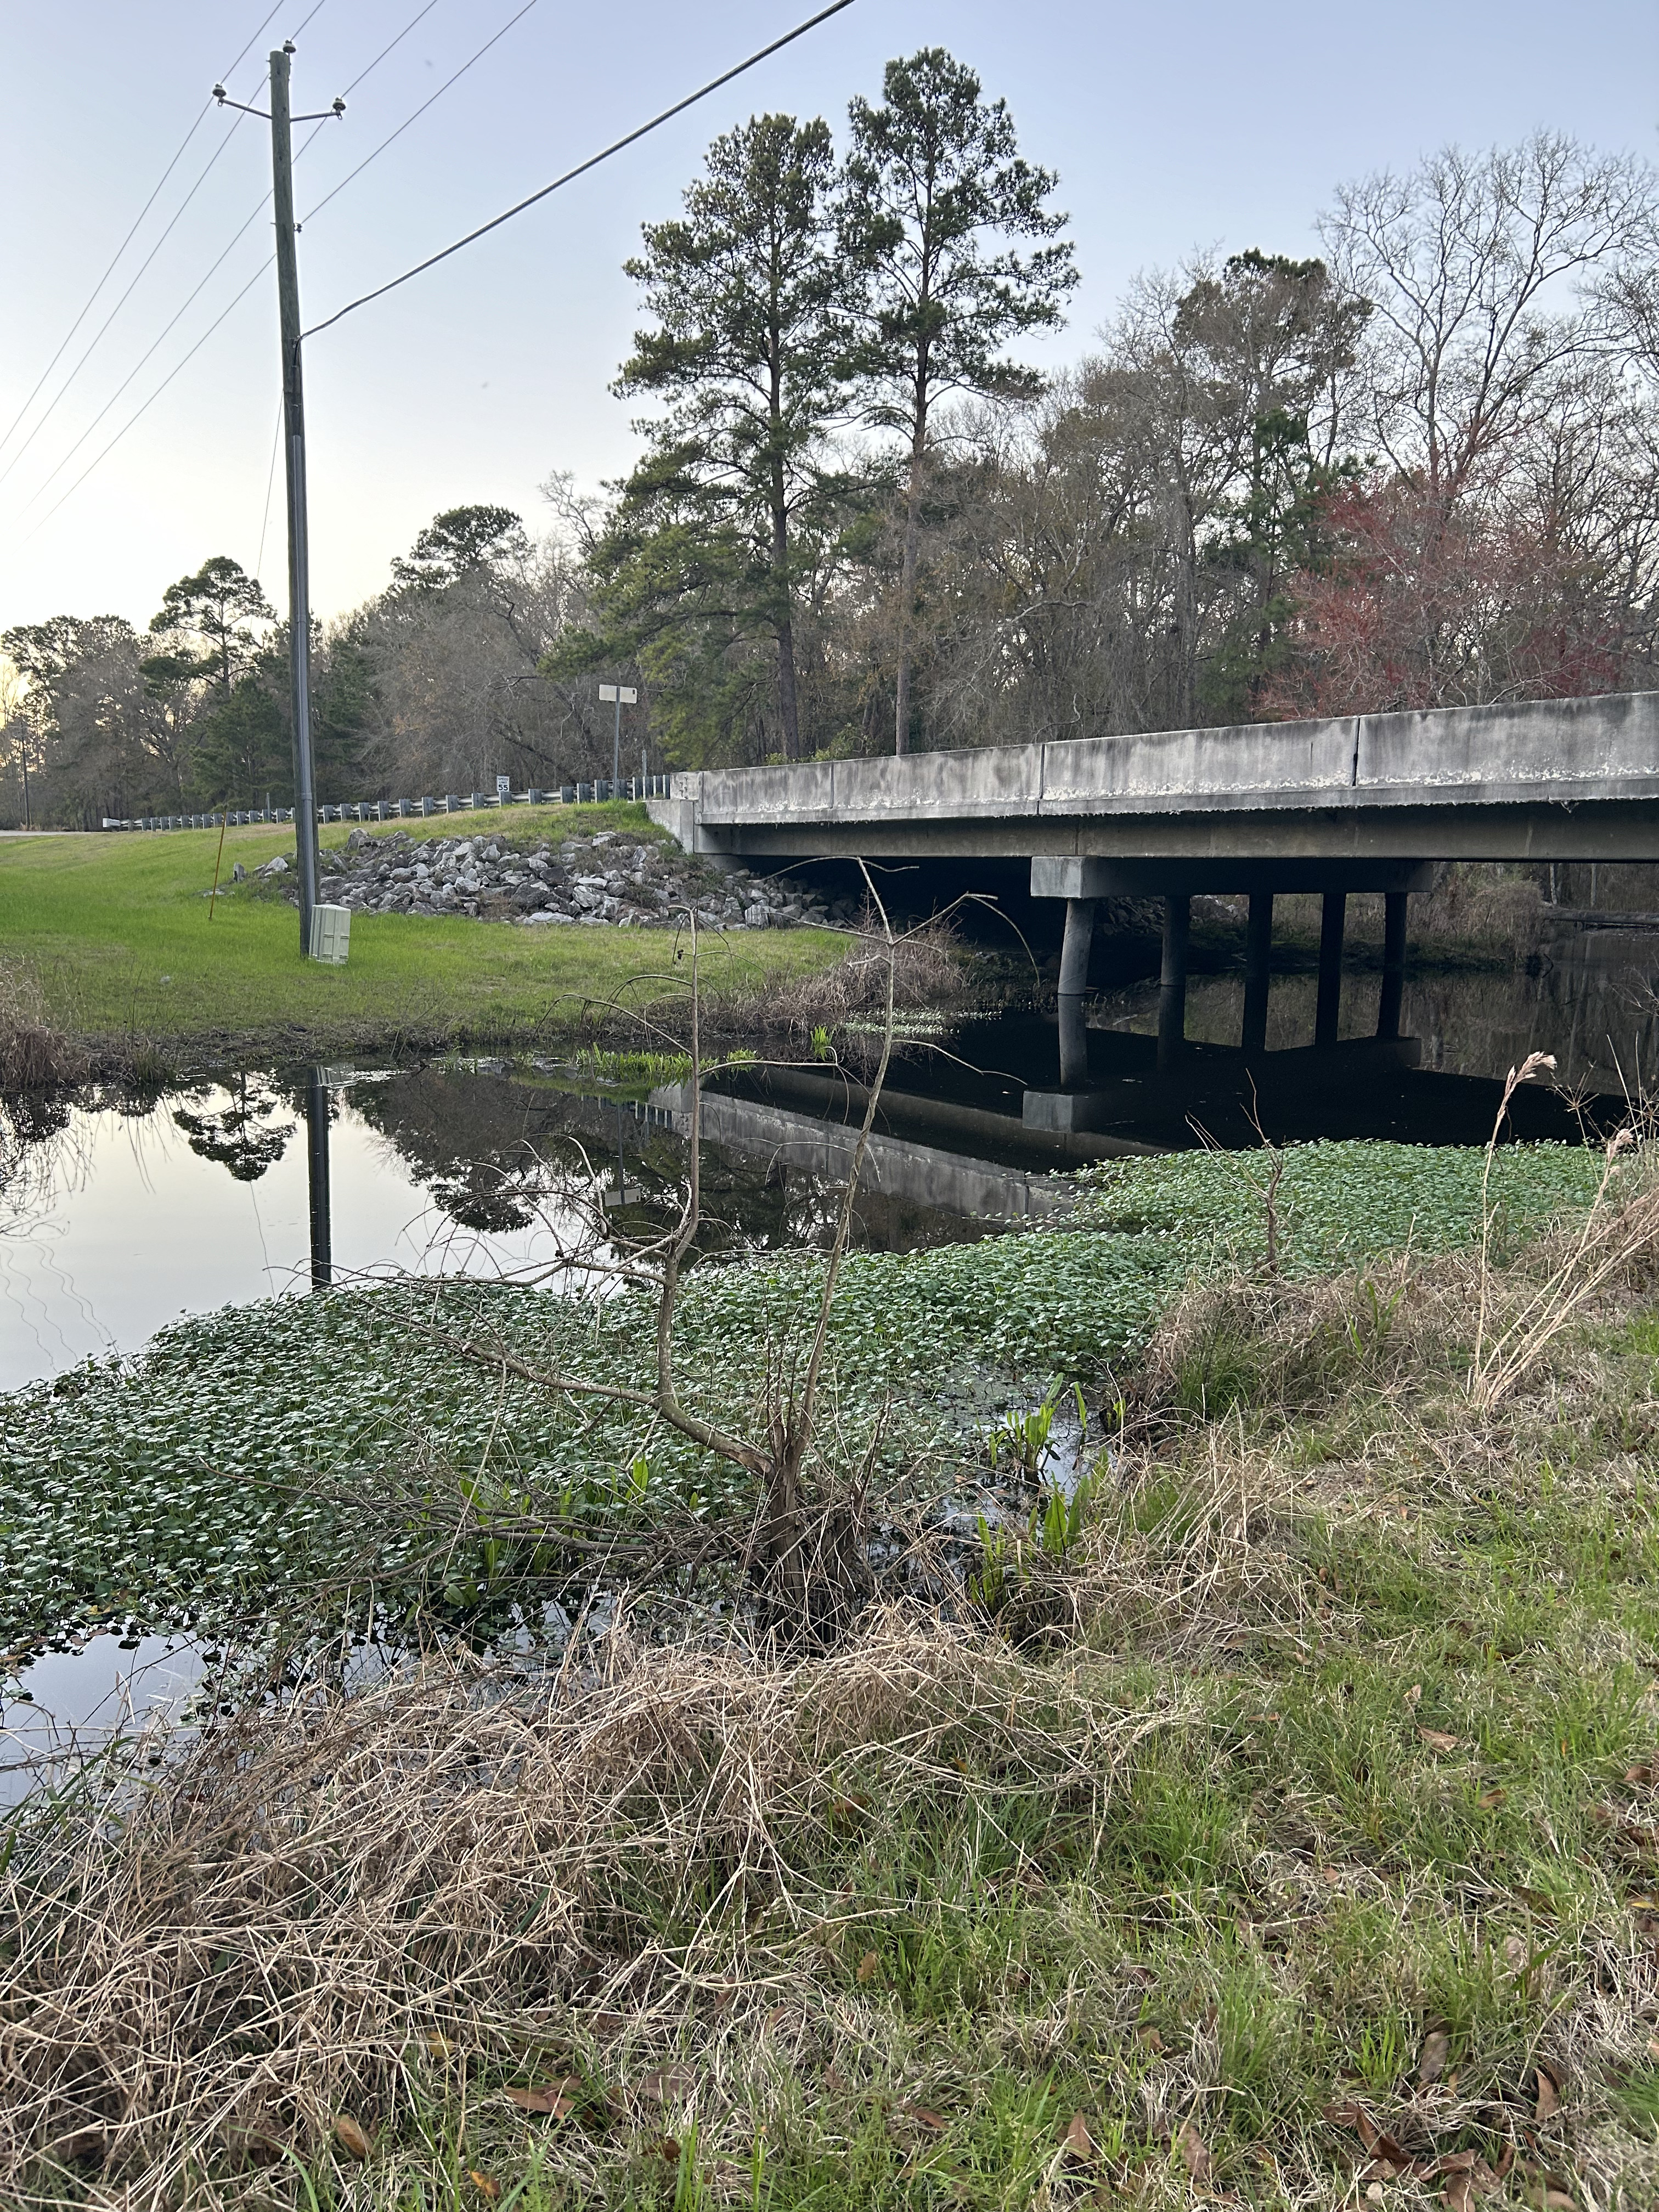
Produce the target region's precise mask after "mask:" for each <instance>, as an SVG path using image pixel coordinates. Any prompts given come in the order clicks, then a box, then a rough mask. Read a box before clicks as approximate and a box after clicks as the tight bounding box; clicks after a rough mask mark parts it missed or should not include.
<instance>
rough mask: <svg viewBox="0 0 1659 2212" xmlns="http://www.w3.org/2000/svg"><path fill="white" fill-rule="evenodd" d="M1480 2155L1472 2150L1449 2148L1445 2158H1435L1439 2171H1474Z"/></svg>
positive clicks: (1436, 2169)
mask: <svg viewBox="0 0 1659 2212" xmlns="http://www.w3.org/2000/svg"><path fill="white" fill-rule="evenodd" d="M1478 2155H1479V2154H1478V2153H1477V2152H1474V2151H1472V2150H1449V2151H1448V2152H1447V2153H1446V2155H1445V2156H1444V2158H1440V2159H1437V2160H1435V2172H1437V2173H1473V2172H1474V2162H1475V2160H1476V2157H1477V2156H1478Z"/></svg>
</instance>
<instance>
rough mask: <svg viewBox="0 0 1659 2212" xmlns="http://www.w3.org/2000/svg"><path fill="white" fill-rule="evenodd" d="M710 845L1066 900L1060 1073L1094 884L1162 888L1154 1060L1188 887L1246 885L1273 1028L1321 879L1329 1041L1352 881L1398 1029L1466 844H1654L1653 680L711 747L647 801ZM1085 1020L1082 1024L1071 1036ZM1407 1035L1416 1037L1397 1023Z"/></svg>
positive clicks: (1639, 855) (698, 846) (1079, 1031)
mask: <svg viewBox="0 0 1659 2212" xmlns="http://www.w3.org/2000/svg"><path fill="white" fill-rule="evenodd" d="M651 811H652V812H653V815H654V816H655V817H656V818H657V819H658V821H659V822H660V823H663V824H664V826H665V827H666V828H668V829H671V830H672V832H673V834H674V835H675V836H677V837H678V839H679V841H680V842H681V843H682V844H683V845H684V846H685V847H686V848H687V849H688V850H689V851H695V852H697V853H701V854H704V855H706V856H708V858H710V859H713V860H715V861H716V862H718V861H720V860H726V861H728V862H730V863H732V865H734V866H736V865H742V864H745V863H746V864H748V865H750V866H761V867H785V866H793V867H799V866H802V865H803V864H805V863H806V862H809V861H822V862H829V863H831V864H835V863H837V862H839V863H842V864H843V865H844V864H847V863H849V862H853V861H856V860H866V861H869V862H872V863H881V864H884V865H885V866H888V867H889V868H891V867H893V866H895V864H896V865H897V866H898V867H899V868H900V869H901V870H902V869H903V868H904V866H905V865H906V864H908V866H909V867H910V868H911V869H912V870H914V871H915V872H916V874H917V876H918V877H919V878H926V876H927V874H928V873H929V872H930V871H931V872H937V873H939V874H942V875H949V874H958V873H959V878H960V879H961V880H963V881H964V882H966V881H969V880H971V872H972V871H973V870H974V869H975V867H977V868H978V869H980V870H982V871H983V872H985V876H986V878H987V888H989V883H990V880H991V879H993V878H1001V879H1002V880H1003V881H1004V882H1006V878H1007V876H1008V874H1009V872H1010V871H1011V867H1014V866H1018V867H1020V868H1021V870H1022V872H1024V869H1025V868H1029V871H1030V874H1029V885H1030V896H1031V897H1032V898H1033V899H1034V900H1037V901H1054V902H1063V908H1064V913H1065V935H1064V942H1063V945H1062V949H1061V953H1060V976H1059V1000H1060V1046H1061V1066H1062V1088H1064V1087H1065V1085H1066V1083H1067V1082H1069V1081H1070V1079H1071V1077H1070V1076H1069V1075H1067V1074H1066V1070H1067V1069H1068V1068H1069V1069H1070V1070H1072V1071H1073V1073H1075V1072H1076V1071H1077V1070H1079V1069H1081V1068H1086V1064H1087V1054H1086V1049H1085V1045H1084V1042H1083V1040H1084V1036H1085V1031H1084V1026H1083V1015H1082V1003H1083V994H1084V992H1085V987H1086V983H1087V978H1088V967H1089V953H1090V949H1091V945H1092V942H1093V938H1094V931H1095V921H1096V912H1097V904H1098V902H1100V901H1101V900H1103V899H1111V898H1125V897H1128V898H1148V897H1152V898H1158V899H1161V900H1162V901H1163V902H1164V948H1163V965H1162V980H1161V989H1160V1002H1159V1022H1158V1041H1159V1056H1160V1060H1164V1061H1168V1060H1171V1059H1173V1058H1174V1057H1175V1056H1176V1054H1179V1053H1180V1052H1181V1050H1182V1042H1183V1038H1184V1033H1185V1006H1186V987H1187V938H1188V918H1189V908H1190V902H1191V900H1192V898H1193V896H1194V895H1195V894H1201V893H1211V894H1220V895H1224V896H1225V895H1228V894H1231V895H1235V896H1237V895H1243V896H1248V897H1249V935H1248V941H1247V955H1246V976H1245V994H1244V1019H1243V1030H1244V1034H1243V1044H1244V1048H1245V1049H1246V1051H1247V1052H1253V1053H1259V1052H1261V1050H1262V1049H1263V1048H1264V1044H1265V1038H1266V1029H1267V987H1268V981H1267V979H1268V970H1269V967H1270V964H1271V952H1272V941H1273V899H1274V897H1275V896H1276V895H1277V894H1278V893H1279V892H1281V891H1284V892H1291V891H1311V892H1316V893H1320V894H1322V896H1323V899H1324V919H1323V927H1322V933H1321V942H1320V967H1319V994H1318V1011H1317V1013H1316V1024H1315V1042H1316V1044H1318V1045H1334V1044H1335V1042H1337V1034H1338V1029H1337V1024H1338V1013H1339V1002H1340V992H1341V973H1342V945H1343V933H1344V926H1345V923H1344V914H1345V908H1346V901H1347V899H1348V897H1349V896H1351V895H1352V894H1357V893H1364V892H1370V893H1381V894H1383V896H1384V898H1385V900H1386V924H1385V939H1384V957H1383V993H1382V1004H1381V1010H1380V1012H1379V1016H1378V1022H1377V1035H1378V1036H1379V1037H1380V1038H1382V1039H1383V1040H1385V1041H1386V1042H1389V1043H1391V1042H1393V1041H1394V1040H1395V1039H1397V1038H1398V1034H1399V1022H1400V1012H1401V991H1402V987H1403V982H1404V976H1405V964H1406V939H1407V898H1408V896H1409V895H1410V893H1412V892H1413V891H1417V890H1427V889H1428V888H1429V886H1430V884H1431V882H1432V880H1433V878H1434V875H1435V872H1436V866H1437V863H1441V862H1445V861H1451V860H1480V861H1510V862H1531V863H1534V864H1535V863H1538V862H1541V861H1542V862H1550V861H1575V860H1577V861H1585V860H1589V861H1599V862H1607V861H1632V860H1634V861H1644V860H1645V861H1659V693H1654V692H1646V693H1631V694H1623V695H1616V696H1607V697H1604V698H1590V699H1577V700H1544V701H1536V702H1528V703H1525V704H1522V705H1519V706H1499V707H1479V708H1449V709H1445V710H1442V711H1438V712H1431V713H1423V714H1414V713H1408V714H1376V715H1359V716H1348V717H1337V718H1334V719H1332V720H1322V721H1310V722H1287V723H1276V724H1266V725H1252V726H1246V727H1243V728H1238V729H1231V730H1184V731H1163V732H1152V733H1149V734H1145V735H1138V736H1126V737H1121V738H1081V739H1072V740H1065V741H1056V742H1054V743H1044V744H1031V745H1025V746H1006V747H990V748H987V749H985V750H982V751H978V752H967V753H933V754H922V755H919V756H915V757H908V758H906V759H904V760H854V761H841V762H836V761H826V762H814V763H808V764H805V765H804V766H801V767H797V768H780V769H736V770H716V769H710V770H706V771H702V772H699V773H697V774H695V775H677V776H675V777H674V778H673V780H672V786H671V797H670V798H668V799H664V800H657V801H653V802H652V808H651ZM1068 1039H1069V1043H1068ZM1402 1042H1403V1041H1402Z"/></svg>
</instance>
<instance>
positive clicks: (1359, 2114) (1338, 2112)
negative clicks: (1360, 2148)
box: [1325, 2099, 1368, 2134]
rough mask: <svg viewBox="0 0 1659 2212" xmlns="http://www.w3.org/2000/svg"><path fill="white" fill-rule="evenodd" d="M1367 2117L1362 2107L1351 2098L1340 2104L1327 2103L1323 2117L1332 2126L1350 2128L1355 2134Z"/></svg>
mask: <svg viewBox="0 0 1659 2212" xmlns="http://www.w3.org/2000/svg"><path fill="white" fill-rule="evenodd" d="M1367 2117H1368V2116H1367V2114H1366V2113H1365V2112H1364V2108H1363V2107H1362V2106H1358V2105H1356V2104H1355V2103H1353V2102H1352V2100H1351V2099H1350V2100H1345V2101H1344V2102H1343V2103H1341V2104H1340V2105H1327V2106H1326V2107H1325V2118H1327V2119H1328V2121H1329V2122H1330V2124H1331V2125H1332V2126H1333V2127H1334V2128H1352V2129H1353V2130H1354V2131H1355V2133H1356V2134H1357V2133H1358V2130H1359V2128H1360V2125H1361V2123H1362V2122H1364V2121H1366V2119H1367Z"/></svg>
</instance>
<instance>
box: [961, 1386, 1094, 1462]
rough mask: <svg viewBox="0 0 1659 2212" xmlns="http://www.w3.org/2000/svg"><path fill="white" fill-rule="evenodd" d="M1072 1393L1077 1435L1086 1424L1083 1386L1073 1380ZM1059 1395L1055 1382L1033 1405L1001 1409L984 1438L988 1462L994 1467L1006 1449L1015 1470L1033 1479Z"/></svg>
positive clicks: (1085, 1429)
mask: <svg viewBox="0 0 1659 2212" xmlns="http://www.w3.org/2000/svg"><path fill="white" fill-rule="evenodd" d="M1061 1395H1062V1386H1061V1385H1060V1384H1059V1383H1056V1384H1055V1385H1054V1388H1053V1389H1051V1390H1050V1391H1049V1392H1048V1395H1047V1396H1046V1397H1044V1398H1043V1399H1042V1400H1041V1401H1039V1402H1038V1403H1037V1404H1036V1405H1035V1406H1024V1407H1016V1408H1014V1409H1013V1410H1012V1411H1010V1412H1008V1413H1005V1414H1004V1415H1003V1417H1002V1419H1000V1421H999V1422H998V1423H997V1425H996V1426H995V1427H994V1429H993V1430H992V1431H990V1433H989V1435H988V1437H987V1439H986V1442H987V1448H988V1449H989V1452H990V1458H991V1465H992V1466H993V1468H995V1467H998V1466H999V1465H1000V1462H1001V1459H1002V1455H1003V1453H1004V1451H1005V1450H1006V1452H1007V1453H1008V1455H1009V1456H1010V1457H1011V1458H1012V1461H1013V1463H1014V1467H1015V1468H1016V1470H1017V1471H1018V1473H1019V1474H1023V1475H1024V1478H1025V1480H1027V1481H1028V1482H1035V1481H1036V1480H1037V1478H1038V1476H1039V1475H1040V1474H1041V1473H1042V1462H1043V1460H1044V1457H1045V1456H1046V1455H1047V1453H1048V1439H1049V1437H1050V1435H1051V1434H1052V1432H1053V1430H1054V1414H1055V1412H1056V1410H1057V1408H1058V1407H1059V1404H1060V1397H1061ZM1072 1395H1073V1399H1074V1400H1075V1401H1076V1404H1077V1425H1078V1429H1079V1449H1080V1448H1081V1437H1083V1436H1086V1435H1087V1433H1088V1428H1089V1414H1088V1409H1087V1407H1085V1405H1084V1402H1083V1386H1082V1384H1081V1383H1075V1382H1074V1383H1073V1385H1072Z"/></svg>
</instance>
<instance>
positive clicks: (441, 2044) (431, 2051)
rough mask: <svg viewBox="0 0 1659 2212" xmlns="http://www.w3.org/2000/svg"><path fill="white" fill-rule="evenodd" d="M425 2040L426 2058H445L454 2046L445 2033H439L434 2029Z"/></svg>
mask: <svg viewBox="0 0 1659 2212" xmlns="http://www.w3.org/2000/svg"><path fill="white" fill-rule="evenodd" d="M425 2040H426V2055H427V2057H428V2058H447V2057H449V2056H450V2054H451V2052H452V2051H453V2050H454V2048H455V2046H454V2045H453V2043H452V2042H451V2041H450V2039H449V2038H448V2037H447V2035H439V2034H438V2033H436V2032H434V2033H432V2034H430V2035H428V2037H427V2038H426V2039H425Z"/></svg>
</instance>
